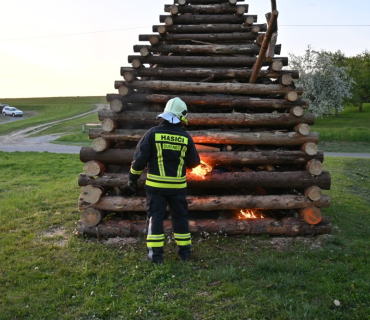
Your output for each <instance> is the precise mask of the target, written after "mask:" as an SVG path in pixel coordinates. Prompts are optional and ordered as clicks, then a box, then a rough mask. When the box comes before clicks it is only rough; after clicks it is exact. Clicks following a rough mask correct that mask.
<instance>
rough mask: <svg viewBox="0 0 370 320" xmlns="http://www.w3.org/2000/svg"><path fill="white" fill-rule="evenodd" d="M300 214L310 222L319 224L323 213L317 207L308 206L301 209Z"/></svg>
mask: <svg viewBox="0 0 370 320" xmlns="http://www.w3.org/2000/svg"><path fill="white" fill-rule="evenodd" d="M299 214H300V215H301V217H302V218H303V220H304V221H305V222H307V223H308V224H313V225H315V224H318V223H320V221H321V220H322V214H321V211H320V209H319V208H317V207H314V206H312V207H307V208H303V209H302V210H300V212H299Z"/></svg>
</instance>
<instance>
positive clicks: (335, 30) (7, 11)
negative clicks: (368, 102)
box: [0, 0, 370, 102]
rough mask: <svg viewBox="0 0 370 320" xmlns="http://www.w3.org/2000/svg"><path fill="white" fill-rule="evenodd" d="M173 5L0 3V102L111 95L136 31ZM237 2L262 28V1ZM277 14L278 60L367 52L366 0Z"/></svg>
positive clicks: (152, 1) (153, 0) (285, 4)
mask: <svg viewBox="0 0 370 320" xmlns="http://www.w3.org/2000/svg"><path fill="white" fill-rule="evenodd" d="M172 3H173V0H140V1H138V0H136V1H134V0H131V1H129V0H120V1H116V0H53V1H50V0H32V1H30V0H12V1H6V0H2V1H0V12H1V27H0V99H1V98H26V97H59V96H104V95H106V94H107V93H116V92H117V90H116V89H114V81H115V80H122V77H121V76H120V67H121V66H130V64H129V63H128V62H127V56H128V55H133V54H137V53H134V52H133V45H135V44H148V42H141V41H139V40H138V36H139V34H152V33H153V32H152V25H158V24H160V22H159V15H163V14H166V13H165V12H164V4H172ZM240 4H249V14H257V15H258V21H257V23H265V18H264V14H265V13H266V12H268V11H270V1H269V0H246V1H245V2H244V3H240ZM277 9H278V11H279V19H278V21H279V36H278V43H279V44H282V52H281V56H288V53H293V54H295V55H302V54H303V53H304V50H305V49H306V48H307V46H308V45H311V46H312V47H313V48H314V49H317V50H320V49H325V50H328V51H337V50H341V51H342V52H344V53H345V54H346V55H347V56H353V55H356V54H360V53H362V52H363V51H365V50H366V49H367V50H370V21H369V18H368V15H369V12H370V1H369V0H352V1H344V0H325V1H323V0H305V1H303V0H295V1H291V0H277ZM318 25H319V26H318ZM323 25H325V26H323ZM328 25H341V26H328ZM350 25H352V26H350ZM353 25H354V26H353ZM358 25H365V26H358ZM0 102H1V100H0Z"/></svg>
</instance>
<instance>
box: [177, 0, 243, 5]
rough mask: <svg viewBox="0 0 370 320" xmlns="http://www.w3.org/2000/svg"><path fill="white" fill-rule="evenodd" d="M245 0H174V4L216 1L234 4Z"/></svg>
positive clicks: (210, 2) (216, 2) (214, 2)
mask: <svg viewBox="0 0 370 320" xmlns="http://www.w3.org/2000/svg"><path fill="white" fill-rule="evenodd" d="M244 1H245V0H174V3H175V4H179V5H180V6H184V5H186V4H218V3H230V4H236V3H237V2H244Z"/></svg>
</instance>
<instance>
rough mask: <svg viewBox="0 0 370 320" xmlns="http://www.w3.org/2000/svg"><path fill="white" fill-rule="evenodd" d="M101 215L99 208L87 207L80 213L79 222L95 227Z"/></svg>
mask: <svg viewBox="0 0 370 320" xmlns="http://www.w3.org/2000/svg"><path fill="white" fill-rule="evenodd" d="M102 217H103V215H102V212H101V211H100V210H97V209H93V208H88V209H86V210H85V211H84V212H82V215H81V222H82V223H83V224H84V225H85V226H86V227H89V228H92V227H95V226H96V225H98V224H99V222H100V221H101V219H102Z"/></svg>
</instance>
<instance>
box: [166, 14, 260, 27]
mask: <svg viewBox="0 0 370 320" xmlns="http://www.w3.org/2000/svg"><path fill="white" fill-rule="evenodd" d="M248 17H252V18H253V20H254V21H255V22H257V15H243V16H237V15H227V14H220V15H217V14H210V15H205V14H202V15H195V14H192V15H179V16H176V17H173V16H168V15H160V16H159V22H161V23H163V22H165V23H167V24H168V25H176V24H209V23H228V24H233V23H236V24H240V23H244V21H245V20H246V19H247V18H248ZM166 20H167V21H166ZM169 20H171V21H169Z"/></svg>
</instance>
